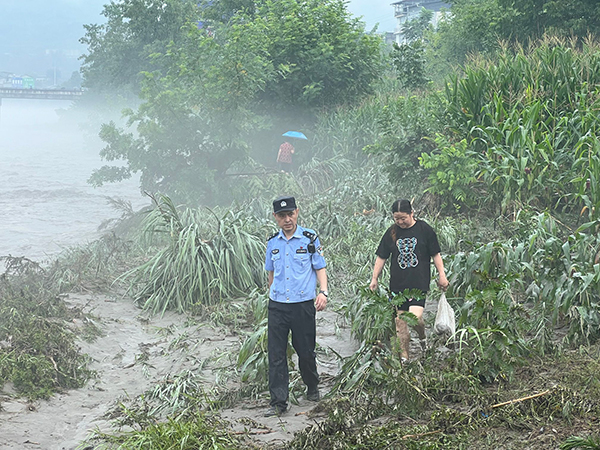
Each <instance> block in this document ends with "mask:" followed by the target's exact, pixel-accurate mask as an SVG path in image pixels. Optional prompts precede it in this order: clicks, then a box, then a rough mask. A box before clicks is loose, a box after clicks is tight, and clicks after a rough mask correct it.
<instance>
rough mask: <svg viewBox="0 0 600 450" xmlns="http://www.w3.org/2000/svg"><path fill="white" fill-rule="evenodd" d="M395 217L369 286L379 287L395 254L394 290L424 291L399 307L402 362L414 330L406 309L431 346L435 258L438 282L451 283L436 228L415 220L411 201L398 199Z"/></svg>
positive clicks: (379, 249)
mask: <svg viewBox="0 0 600 450" xmlns="http://www.w3.org/2000/svg"><path fill="white" fill-rule="evenodd" d="M392 216H393V218H394V222H395V223H394V225H392V226H391V227H390V228H389V229H388V230H387V231H386V232H385V234H384V235H383V237H382V238H381V242H380V243H379V247H377V251H376V252H375V253H376V255H377V259H376V260H375V267H374V268H373V277H372V279H371V283H370V285H369V287H370V288H371V290H375V289H377V286H378V281H377V280H378V278H379V275H381V271H382V270H383V266H384V265H385V262H386V261H387V259H388V258H389V257H390V256H391V257H392V258H391V271H390V291H391V292H392V293H393V294H400V293H402V292H404V291H405V290H419V291H421V295H417V296H414V297H413V298H408V299H406V301H405V302H404V303H402V305H400V306H398V307H397V316H396V333H397V334H398V340H399V341H400V356H401V358H402V361H406V360H408V348H409V343H410V331H409V329H408V325H407V324H406V322H405V321H404V320H402V314H404V312H406V311H409V312H411V313H412V314H414V315H415V316H416V317H417V319H419V322H418V325H416V326H415V330H416V332H417V334H418V335H419V339H420V341H421V349H422V350H423V351H425V349H426V348H427V340H426V336H425V322H424V321H423V309H424V307H425V297H426V295H427V291H429V283H430V282H431V270H430V267H431V261H432V260H433V264H434V266H435V268H436V269H437V271H438V274H439V279H438V281H437V283H438V285H439V286H440V288H442V289H443V290H446V289H447V288H448V284H449V283H448V279H447V278H446V273H445V271H444V263H443V261H442V255H441V253H440V244H439V243H438V239H437V235H436V234H435V231H434V230H433V228H431V226H429V225H428V224H427V223H425V222H423V221H422V220H417V219H415V217H414V213H413V210H412V206H411V204H410V201H409V200H396V201H395V202H394V203H393V204H392Z"/></svg>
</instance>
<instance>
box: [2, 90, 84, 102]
mask: <svg viewBox="0 0 600 450" xmlns="http://www.w3.org/2000/svg"><path fill="white" fill-rule="evenodd" d="M81 94H82V91H81V90H79V89H13V88H0V102H1V101H2V99H3V98H24V99H39V100H74V99H76V98H77V97H81Z"/></svg>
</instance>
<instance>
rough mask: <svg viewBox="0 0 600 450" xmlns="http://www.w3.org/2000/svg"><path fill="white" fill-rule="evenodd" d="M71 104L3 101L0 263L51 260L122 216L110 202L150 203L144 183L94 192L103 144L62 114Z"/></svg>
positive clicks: (0, 118)
mask: <svg viewBox="0 0 600 450" xmlns="http://www.w3.org/2000/svg"><path fill="white" fill-rule="evenodd" d="M68 106H69V102H64V101H49V100H17V99H2V107H1V112H0V256H5V255H9V254H10V255H12V256H26V257H27V258H30V259H33V260H35V261H43V260H47V259H48V258H49V257H51V256H54V255H56V254H57V253H59V252H60V251H61V250H62V249H64V248H66V247H69V246H72V245H78V244H84V243H86V242H89V241H91V240H93V239H95V238H97V237H98V236H99V235H100V233H99V232H98V226H99V225H100V224H101V223H102V222H103V221H105V220H107V219H110V218H117V217H119V216H120V213H119V211H116V210H115V209H114V208H113V207H112V206H110V204H109V203H108V202H107V200H106V197H112V198H120V199H123V200H127V201H130V202H131V203H132V205H133V207H134V209H139V208H140V207H142V206H145V205H147V204H148V203H149V201H148V199H147V198H145V197H142V195H141V194H140V191H139V179H138V178H137V177H136V178H135V179H131V180H126V181H124V182H121V183H116V184H108V185H105V186H103V187H100V188H93V187H91V186H90V185H88V184H87V179H88V178H89V176H90V174H91V173H92V171H93V170H94V169H96V168H98V167H101V166H102V165H103V164H105V163H104V162H103V161H102V160H101V159H100V156H99V155H98V152H99V151H100V149H101V148H102V146H103V144H102V142H101V141H99V139H98V138H94V137H89V136H86V134H85V133H84V132H83V131H82V129H81V128H80V127H79V126H78V124H76V123H63V122H65V121H60V120H59V115H58V114H57V109H59V108H67V107H68Z"/></svg>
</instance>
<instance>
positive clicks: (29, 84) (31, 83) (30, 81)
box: [23, 76, 35, 89]
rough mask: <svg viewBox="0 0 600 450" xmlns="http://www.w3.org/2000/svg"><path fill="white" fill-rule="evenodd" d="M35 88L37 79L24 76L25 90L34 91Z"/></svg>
mask: <svg viewBox="0 0 600 450" xmlns="http://www.w3.org/2000/svg"><path fill="white" fill-rule="evenodd" d="M34 87H35V78H33V77H28V76H24V77H23V89H33V88H34Z"/></svg>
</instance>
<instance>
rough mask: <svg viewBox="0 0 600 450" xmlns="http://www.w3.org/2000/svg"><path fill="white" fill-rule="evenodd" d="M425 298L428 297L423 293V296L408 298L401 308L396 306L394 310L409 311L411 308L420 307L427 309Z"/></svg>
mask: <svg viewBox="0 0 600 450" xmlns="http://www.w3.org/2000/svg"><path fill="white" fill-rule="evenodd" d="M425 297H426V295H425V293H423V296H419V297H412V298H408V299H407V300H406V301H405V302H404V303H402V304H401V305H400V306H397V305H394V308H395V309H396V311H408V308H410V307H411V306H420V307H422V308H425ZM390 301H391V299H390Z"/></svg>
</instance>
